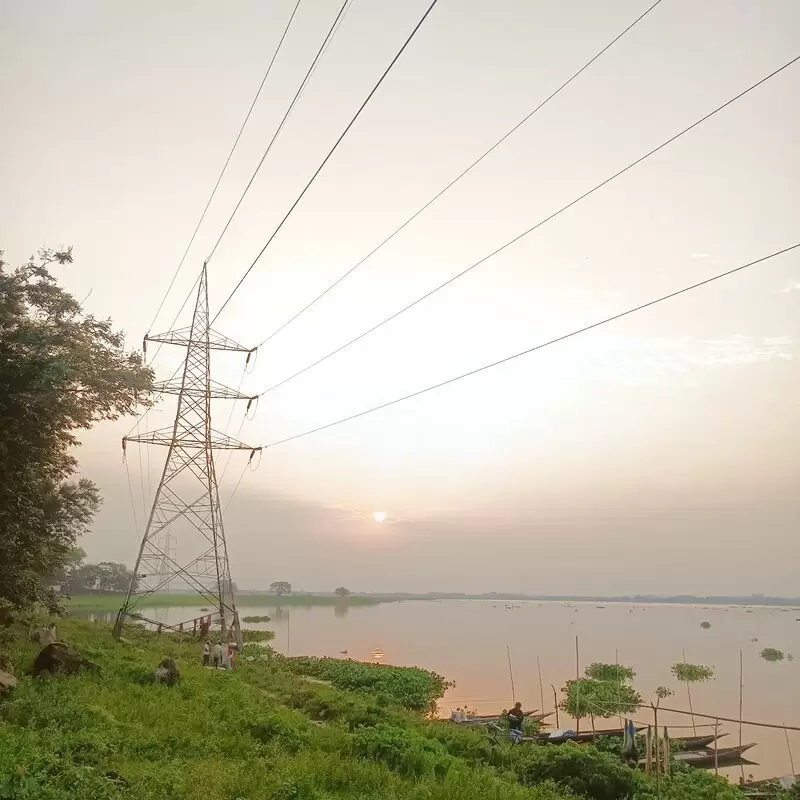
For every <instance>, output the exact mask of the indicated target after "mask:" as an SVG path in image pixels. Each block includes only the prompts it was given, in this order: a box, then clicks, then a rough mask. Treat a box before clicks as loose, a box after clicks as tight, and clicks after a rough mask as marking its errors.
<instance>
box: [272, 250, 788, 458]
mask: <svg viewBox="0 0 800 800" xmlns="http://www.w3.org/2000/svg"><path fill="white" fill-rule="evenodd" d="M798 247H800V242H798V243H797V244H793V245H790V246H789V247H784V248H783V249H782V250H776V251H775V252H774V253H770V254H769V255H766V256H762V257H761V258H757V259H756V260H755V261H749V262H748V263H747V264H741V265H740V266H738V267H733V269H729V270H727V271H726V272H721V273H719V274H717V275H713V276H712V277H710V278H706V279H705V280H702V281H699V282H698V283H693V284H691V285H690V286H685V287H684V288H682V289H678V290H677V291H674V292H670V293H669V294H665V295H662V296H661V297H658V298H656V299H655V300H649V301H648V302H646V303H642V304H641V305H638V306H634V307H633V308H629V309H628V310H627V311H622V312H620V313H619V314H614V315H613V316H611V317H606V318H605V319H601V320H599V321H597V322H593V323H591V324H590V325H585V326H584V327H582V328H578V329H577V330H574V331H570V332H569V333H565V334H562V335H561V336H557V337H556V338H555V339H550V340H549V341H546V342H541V343H540V344H537V345H534V346H533V347H529V348H528V349H527V350H521V351H520V352H518V353H514V354H513V355H510V356H506V357H505V358H501V359H499V360H498V361H492V362H491V363H490V364H484V365H483V366H482V367H478V368H477V369H473V370H470V371H469V372H464V373H462V374H461V375H456V376H455V377H454V378H448V379H447V380H445V381H442V382H441V383H435V384H433V385H432V386H427V387H425V388H424V389H419V390H418V391H416V392H412V393H411V394H407V395H404V396H403V397H398V398H396V399H395V400H390V401H389V402H388V403H381V405H378V406H373V407H372V408H368V409H367V410H366V411H359V412H358V413H357V414H351V415H350V416H349V417H344V418H342V419H338V420H336V421H335V422H329V423H327V424H326V425H320V426H319V427H316V428H312V429H311V430H308V431H305V432H303V433H297V434H295V435H294V436H287V437H286V438H285V439H279V440H277V441H275V442H270V443H269V444H267V445H264V446H263V447H264V449H266V448H268V447H277V446H278V445H279V444H286V443H287V442H292V441H294V440H295V439H300V438H302V437H304V436H310V435H311V434H312V433H318V432H319V431H324V430H326V429H328V428H333V427H334V426H336V425H342V424H344V423H345V422H350V421H352V420H354V419H358V418H359V417H364V416H366V415H367V414H372V413H373V412H375V411H380V410H381V409H384V408H388V407H389V406H394V405H397V404H398V403H402V402H404V401H405V400H411V399H412V398H413V397H419V396H420V395H423V394H427V393H428V392H432V391H433V390H434V389H441V388H442V387H444V386H448V385H450V384H451V383H455V382H456V381H460V380H463V379H464V378H469V377H471V376H472V375H477V374H478V373H479V372H485V371H486V370H489V369H492V368H493V367H498V366H500V365H501V364H507V363H508V362H509V361H513V360H514V359H516V358H521V357H522V356H526V355H529V354H530V353H534V352H536V351H537V350H542V349H543V348H545V347H549V346H550V345H554V344H558V343H559V342H563V341H565V340H566V339H571V338H572V337H574V336H578V335H580V334H582V333H586V332H587V331H591V330H594V329H595V328H599V327H600V326H602V325H607V324H608V323H609V322H614V321H615V320H618V319H622V317H627V316H629V315H631V314H635V313H636V312H637V311H642V310H643V309H645V308H650V307H651V306H654V305H657V304H658V303H663V302H664V301H666V300H671V299H672V298H674V297H678V296H679V295H682V294H686V293H687V292H691V291H692V290H694V289H698V288H699V287H701V286H706V285H707V284H709V283H713V282H714V281H718V280H720V279H721V278H727V277H728V276H729V275H733V274H735V273H737V272H741V271H742V270H744V269H747V268H748V267H752V266H755V265H756V264H761V263H763V262H764V261H768V260H769V259H771V258H775V257H777V256H780V255H783V254H784V253H788V252H790V251H792V250H795V249H796V248H798Z"/></svg>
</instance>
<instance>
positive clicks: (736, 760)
mask: <svg viewBox="0 0 800 800" xmlns="http://www.w3.org/2000/svg"><path fill="white" fill-rule="evenodd" d="M755 746H756V743H755V742H751V743H750V744H742V745H738V746H736V747H718V748H717V749H716V750H714V749H713V748H707V749H705V750H695V751H689V752H684V753H676V754H675V756H674V758H675V760H676V761H680V762H681V763H682V764H686V766H688V767H698V768H699V769H713V768H714V766H715V765H719V766H720V767H723V766H725V767H729V766H738V765H739V764H740V763H743V762H746V763H752V762H747V760H746V759H743V758H742V755H743V754H744V752H745V751H747V750H749V749H750V748H751V747H755ZM639 764H640V765H644V759H642V760H640V762H639Z"/></svg>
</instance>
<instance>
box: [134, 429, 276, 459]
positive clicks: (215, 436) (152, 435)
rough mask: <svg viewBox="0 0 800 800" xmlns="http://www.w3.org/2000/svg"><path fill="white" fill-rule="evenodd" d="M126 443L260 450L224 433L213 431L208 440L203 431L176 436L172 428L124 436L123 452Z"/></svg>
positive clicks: (193, 431) (201, 448) (255, 451)
mask: <svg viewBox="0 0 800 800" xmlns="http://www.w3.org/2000/svg"><path fill="white" fill-rule="evenodd" d="M128 442H138V443H139V444H156V445H161V446H162V447H171V446H173V445H174V446H175V447H182V448H187V449H199V450H203V449H205V448H206V447H210V448H211V449H213V450H249V451H250V452H252V453H257V452H259V451H260V450H261V447H253V446H252V445H249V444H245V443H244V442H241V441H239V439H235V438H234V437H233V436H228V435H227V434H226V433H222V432H221V431H217V430H213V429H212V430H211V434H210V436H209V437H208V438H206V437H205V435H204V431H202V430H191V429H185V430H182V431H180V432H179V434H178V435H177V436H176V435H175V430H174V429H173V428H159V429H158V430H155V431H148V432H147V433H142V434H139V435H138V436H125V437H124V438H123V439H122V449H123V451H124V450H125V449H126V445H127V443H128Z"/></svg>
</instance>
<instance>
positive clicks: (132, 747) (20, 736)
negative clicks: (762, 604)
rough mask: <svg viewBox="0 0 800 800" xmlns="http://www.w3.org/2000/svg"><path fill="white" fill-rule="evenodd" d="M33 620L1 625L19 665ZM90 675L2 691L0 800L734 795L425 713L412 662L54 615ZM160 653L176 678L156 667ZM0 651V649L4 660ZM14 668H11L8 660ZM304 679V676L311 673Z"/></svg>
mask: <svg viewBox="0 0 800 800" xmlns="http://www.w3.org/2000/svg"><path fill="white" fill-rule="evenodd" d="M29 623H30V621H28V620H26V621H24V622H21V623H20V624H19V625H18V627H17V629H16V631H15V632H12V633H15V635H16V639H13V638H11V637H9V635H8V630H6V631H4V636H3V641H4V642H5V647H4V650H5V656H6V666H10V667H11V668H12V669H14V671H15V672H16V673H17V675H20V676H21V675H23V673H24V672H25V667H26V665H30V664H31V662H32V659H33V657H34V656H35V653H36V647H35V646H34V645H32V644H29V643H27V636H26V634H27V631H28V630H29V628H28V625H29ZM58 627H59V634H60V637H61V638H62V639H63V640H65V641H67V642H69V643H70V644H71V645H72V646H74V647H75V648H76V649H77V650H78V651H79V652H81V653H82V654H83V655H85V656H87V657H89V658H91V659H92V660H93V661H94V662H95V663H96V664H98V665H99V673H97V674H95V673H91V672H86V673H82V674H80V675H78V676H73V677H55V678H50V679H39V680H35V679H33V678H30V677H22V678H21V680H20V683H19V686H18V687H17V688H16V689H15V690H14V691H13V692H12V694H11V695H10V697H8V698H5V699H3V700H2V701H0V745H1V746H0V798H13V800H334V799H335V798H350V799H351V800H575V798H586V799H587V800H622V798H630V799H631V800H633V798H635V800H656V798H661V800H742V798H743V795H742V794H741V793H740V792H739V791H738V790H737V789H735V788H733V787H730V786H729V785H728V784H726V783H724V782H723V781H722V780H717V779H715V778H714V776H713V775H710V774H708V773H703V772H699V771H695V772H693V773H690V772H688V771H685V770H678V769H676V772H675V774H674V775H672V776H671V777H669V778H663V777H662V779H661V782H660V785H658V786H656V784H655V781H654V779H653V778H650V777H648V776H645V775H644V774H642V773H641V772H640V771H638V770H631V769H629V768H628V767H626V766H624V765H623V764H622V763H621V762H620V759H619V757H618V755H616V754H610V753H608V752H603V751H602V750H599V749H596V748H594V747H592V746H589V745H572V744H567V745H563V746H560V747H554V746H549V745H545V746H536V745H527V746H518V747H511V746H510V745H509V744H508V742H507V741H505V740H504V739H503V738H502V737H501V738H499V739H495V740H493V739H492V738H491V737H490V736H488V735H487V734H486V733H485V732H481V731H477V730H468V729H464V728H460V727H457V726H455V725H451V724H449V723H447V722H441V721H436V720H431V719H429V718H427V716H426V714H425V712H424V710H422V709H424V708H428V707H430V705H431V703H432V702H433V701H435V699H436V698H437V697H439V696H441V694H442V692H443V691H444V689H445V682H444V680H443V679H442V678H441V677H440V676H437V675H434V674H432V673H429V672H426V671H425V670H421V669H404V668H400V667H385V666H378V665H373V664H361V663H359V662H352V661H337V660H322V659H315V660H309V659H306V660H304V659H285V658H283V657H281V656H278V655H276V654H274V653H272V651H270V650H269V649H268V648H264V647H263V646H261V645H247V646H246V647H245V650H244V652H243V653H242V654H241V656H240V657H239V659H238V666H237V670H236V671H235V672H226V671H222V670H212V669H206V668H204V667H203V666H202V665H201V663H200V647H199V644H198V643H187V642H184V643H180V642H178V641H177V640H176V639H174V638H171V637H170V636H169V635H167V634H162V635H161V636H158V635H157V634H153V633H147V632H145V631H143V630H139V631H137V630H136V629H135V628H134V629H132V630H131V632H130V634H129V639H128V640H125V641H123V642H119V643H117V642H114V641H113V640H112V638H111V636H110V628H109V627H108V626H107V625H103V624H96V623H89V622H81V621H77V620H68V619H66V620H58ZM167 654H169V655H171V656H173V657H174V658H175V660H176V661H177V663H178V665H179V667H180V670H181V679H180V682H179V684H178V685H177V686H175V687H172V688H170V687H167V686H163V685H157V684H155V683H153V681H152V672H153V668H154V667H155V666H156V665H157V664H158V662H159V661H160V659H161V658H163V657H164V656H165V655H167ZM0 657H2V654H0ZM9 662H10V663H9ZM309 673H310V674H311V676H309Z"/></svg>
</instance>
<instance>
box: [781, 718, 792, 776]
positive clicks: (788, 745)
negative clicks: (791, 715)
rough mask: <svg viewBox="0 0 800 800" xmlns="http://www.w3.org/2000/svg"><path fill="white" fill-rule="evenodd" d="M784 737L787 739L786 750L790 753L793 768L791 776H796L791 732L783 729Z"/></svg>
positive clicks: (790, 764)
mask: <svg viewBox="0 0 800 800" xmlns="http://www.w3.org/2000/svg"><path fill="white" fill-rule="evenodd" d="M783 735H784V736H785V737H786V749H787V750H788V751H789V766H790V767H791V768H792V772H791V774H792V775H794V774H795V771H794V758H793V757H792V745H791V744H789V731H787V730H786V728H784V729H783Z"/></svg>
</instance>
